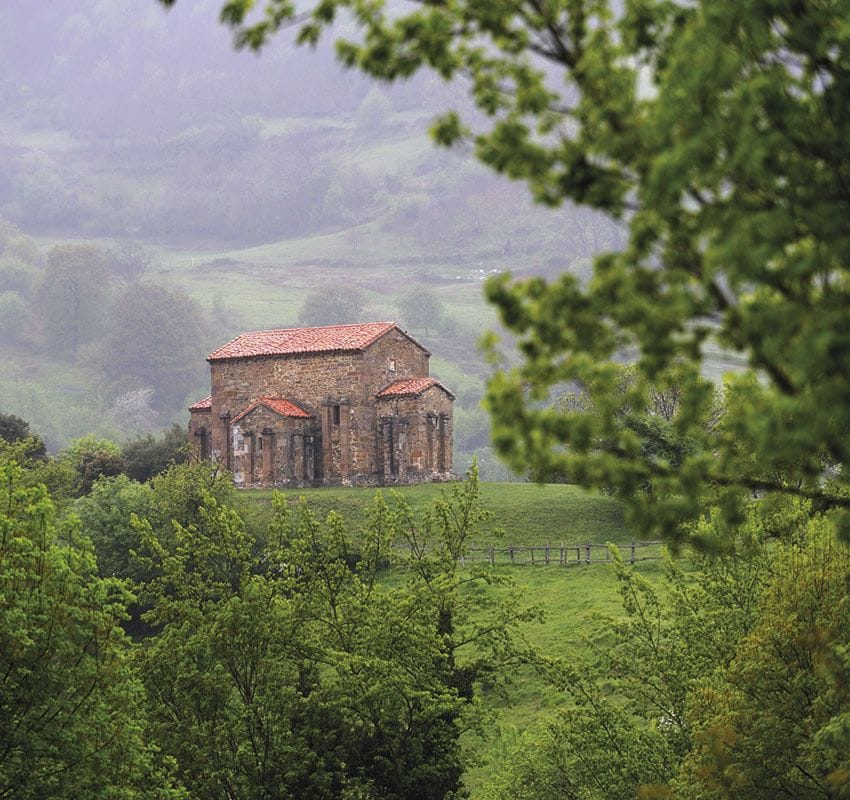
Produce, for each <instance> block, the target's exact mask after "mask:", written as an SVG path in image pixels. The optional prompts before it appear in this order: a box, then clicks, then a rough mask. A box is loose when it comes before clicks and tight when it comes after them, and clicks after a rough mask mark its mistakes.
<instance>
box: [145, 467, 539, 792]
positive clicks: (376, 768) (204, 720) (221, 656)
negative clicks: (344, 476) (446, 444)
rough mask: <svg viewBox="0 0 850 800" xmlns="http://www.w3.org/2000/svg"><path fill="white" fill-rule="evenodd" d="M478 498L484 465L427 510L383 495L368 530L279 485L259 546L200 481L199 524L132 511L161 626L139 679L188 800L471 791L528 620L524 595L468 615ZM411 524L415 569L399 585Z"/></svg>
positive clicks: (410, 564)
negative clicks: (482, 702) (497, 693)
mask: <svg viewBox="0 0 850 800" xmlns="http://www.w3.org/2000/svg"><path fill="white" fill-rule="evenodd" d="M156 480H157V481H160V482H162V481H164V480H165V477H164V476H160V478H158V479H156ZM477 498H478V487H477V480H476V479H475V476H474V474H473V475H472V476H471V480H470V481H469V483H467V484H466V485H465V486H464V487H462V488H456V489H455V491H454V493H453V495H452V496H451V497H446V498H444V499H443V500H442V501H441V502H440V503H439V504H437V506H436V507H435V509H434V510H433V512H432V513H431V514H430V515H428V516H427V517H426V518H425V519H420V520H417V521H415V522H414V520H413V518H412V516H411V514H410V512H409V510H407V509H405V508H400V509H399V510H398V511H393V510H391V509H390V508H389V507H388V506H387V505H386V504H385V503H384V502H383V501H382V500H381V499H380V498H378V499H377V500H376V501H375V503H374V505H373V507H372V509H371V518H370V524H369V525H368V526H366V527H365V528H364V530H363V531H362V533H361V536H360V537H359V541H357V542H356V541H355V540H354V539H353V537H352V536H351V534H350V532H349V531H348V530H347V529H346V526H345V524H344V522H343V520H342V519H341V518H340V517H339V515H337V514H335V513H331V514H330V515H329V516H328V518H327V519H326V520H325V521H320V520H318V519H317V518H316V517H315V515H313V514H312V513H311V512H310V511H309V509H308V508H307V507H306V506H305V505H304V504H299V505H298V506H296V507H295V508H291V507H290V504H289V503H288V502H287V500H286V499H285V498H284V497H283V496H282V495H277V496H276V497H275V499H274V518H273V521H272V524H271V526H270V531H269V533H270V536H269V540H268V541H267V542H266V543H265V546H264V547H263V548H262V549H259V550H258V549H257V548H256V547H255V543H254V542H253V540H252V538H251V537H250V536H249V535H248V534H247V533H246V530H245V526H244V522H243V521H242V519H241V518H240V515H239V514H238V513H236V512H235V511H234V509H232V508H228V507H227V506H226V505H220V504H219V503H217V502H216V501H215V499H214V498H213V497H212V496H211V495H209V494H206V495H205V494H204V493H203V492H201V495H200V499H201V500H202V504H201V506H200V507H199V509H198V515H197V522H196V523H194V524H191V525H188V526H184V525H181V524H180V523H179V522H176V521H175V522H174V523H173V524H172V525H170V526H169V528H168V529H167V530H166V529H165V528H163V527H161V526H159V525H157V524H152V523H151V522H150V521H148V520H142V521H139V522H138V529H139V532H140V535H141V538H142V542H143V547H144V548H145V552H146V554H147V561H146V569H147V570H148V573H149V575H150V578H149V579H148V581H147V584H146V590H145V592H144V597H146V598H147V599H148V601H149V602H150V603H151V606H152V607H151V610H150V612H149V613H148V614H147V615H146V619H147V621H148V622H149V623H150V624H151V625H153V626H154V627H155V628H156V629H157V630H158V631H160V632H159V633H158V635H157V636H156V637H155V639H154V640H152V641H151V642H150V643H149V646H147V647H146V648H145V649H144V650H143V651H142V653H141V654H140V659H141V662H140V663H141V669H142V675H143V677H144V680H145V682H146V685H147V686H148V690H149V697H150V712H151V714H152V717H153V722H154V730H155V732H156V737H157V741H159V742H160V743H161V745H162V747H163V750H164V752H166V753H170V754H172V755H173V756H174V757H175V758H176V760H177V762H178V764H179V774H180V776H181V778H182V779H183V780H184V781H185V783H186V785H187V787H189V789H190V791H191V792H192V793H193V796H194V795H197V796H203V797H209V798H231V797H245V798H254V797H256V798H260V797H282V798H288V797H299V798H308V799H309V798H327V799H328V800H330V799H331V798H338V797H347V798H356V797H359V798H378V797H380V798H387V800H413V798H423V799H424V800H432V799H433V800H436V799H437V798H441V799H442V798H446V800H448V798H452V797H458V796H462V795H461V794H460V792H461V785H460V779H461V774H462V769H463V765H462V760H461V754H460V742H459V737H460V734H461V732H462V731H463V730H464V729H465V728H467V727H469V726H470V725H474V724H475V719H476V716H477V704H475V703H474V702H473V701H474V698H475V696H476V695H477V694H478V692H479V691H480V686H481V684H482V682H485V681H486V682H488V683H491V684H493V685H498V683H499V680H500V676H501V674H502V672H503V670H502V667H503V665H504V663H505V662H506V661H512V660H516V658H517V651H516V649H515V648H514V647H513V644H512V635H513V632H514V630H515V628H516V626H517V624H518V622H519V621H521V620H522V619H527V618H528V614H527V613H525V612H523V611H522V610H521V609H520V608H518V607H517V606H516V605H515V601H513V602H509V603H506V604H502V603H499V602H495V603H493V604H492V606H493V607H491V608H489V609H487V608H485V609H484V610H483V613H481V614H480V615H475V616H472V615H471V607H473V606H480V605H481V603H482V598H481V593H480V592H478V591H477V590H476V587H475V584H477V583H479V582H480V581H482V580H484V578H483V576H475V577H470V576H468V575H461V574H459V573H458V566H457V565H458V557H459V555H460V554H462V553H463V552H465V547H466V541H467V539H468V537H469V536H470V535H471V534H472V532H473V531H474V526H475V525H476V523H477V521H478V520H480V518H481V512H480V509H479V507H478V499H477ZM405 531H407V534H406V535H407V538H408V542H409V544H410V551H411V556H410V558H409V559H405V566H406V568H407V570H408V580H407V581H406V582H402V583H400V584H397V583H388V582H386V581H383V580H381V579H380V576H381V570H382V569H383V567H384V565H385V564H386V563H387V562H388V561H389V560H391V559H393V558H394V557H395V556H394V548H393V546H392V542H393V541H394V540H397V539H398V537H399V536H403V535H405V534H404V532H405ZM162 534H165V536H163V535H162ZM491 597H492V596H491ZM484 602H485V604H486V602H487V601H484Z"/></svg>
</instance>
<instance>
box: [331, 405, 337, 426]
mask: <svg viewBox="0 0 850 800" xmlns="http://www.w3.org/2000/svg"><path fill="white" fill-rule="evenodd" d="M331 408H332V409H333V421H334V425H339V406H331Z"/></svg>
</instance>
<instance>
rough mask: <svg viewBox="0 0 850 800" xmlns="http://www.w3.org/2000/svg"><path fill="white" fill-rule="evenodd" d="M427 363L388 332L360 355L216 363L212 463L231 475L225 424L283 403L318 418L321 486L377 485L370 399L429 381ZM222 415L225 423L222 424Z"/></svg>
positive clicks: (403, 338)
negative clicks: (253, 406) (268, 402)
mask: <svg viewBox="0 0 850 800" xmlns="http://www.w3.org/2000/svg"><path fill="white" fill-rule="evenodd" d="M428 360H429V356H428V354H427V353H426V352H425V351H423V350H422V349H421V348H420V347H419V346H417V345H416V344H415V343H414V342H412V341H411V340H410V339H409V338H408V337H406V336H404V335H403V334H402V333H401V332H399V331H397V330H391V331H389V332H388V333H387V334H385V335H384V336H382V337H381V338H380V339H379V340H378V341H376V342H375V343H374V344H372V345H370V346H369V347H368V348H367V349H366V350H365V351H362V352H353V353H327V354H321V353H320V354H304V355H287V356H275V357H260V358H245V359H238V360H229V361H214V362H212V363H211V364H210V367H211V377H212V413H211V414H210V427H211V429H212V436H211V445H212V447H211V455H212V457H214V458H219V459H220V460H221V461H222V462H223V463H225V465H226V466H228V467H230V468H231V469H233V468H234V467H235V466H236V462H235V455H236V454H235V453H234V452H233V442H232V440H230V439H229V438H228V423H229V419H232V418H233V417H235V416H236V415H237V414H238V413H240V412H241V411H242V410H243V409H244V408H245V407H246V406H248V405H249V404H250V403H252V402H253V401H255V400H257V399H258V398H260V397H264V396H267V397H283V398H286V399H288V400H291V401H293V402H295V403H298V404H299V405H301V406H302V407H304V408H305V409H306V410H308V411H310V412H311V413H313V414H314V415H315V418H316V426H317V430H318V431H319V432H320V435H321V438H322V441H323V443H324V446H325V451H326V455H325V457H324V459H323V464H322V472H323V481H324V482H325V483H328V484H334V483H343V484H344V483H371V482H375V475H376V472H377V470H378V464H379V461H380V453H379V452H378V449H379V448H378V444H377V439H378V437H377V433H378V417H377V413H376V407H377V404H376V400H375V394H376V393H377V392H378V391H380V390H381V389H382V388H383V387H385V386H386V385H387V384H389V383H391V382H392V381H394V380H398V379H400V378H407V377H422V376H427V375H428ZM393 367H394V369H393ZM441 394H442V393H441ZM226 413H229V415H230V416H229V418H227V417H224V418H223V417H222V414H226Z"/></svg>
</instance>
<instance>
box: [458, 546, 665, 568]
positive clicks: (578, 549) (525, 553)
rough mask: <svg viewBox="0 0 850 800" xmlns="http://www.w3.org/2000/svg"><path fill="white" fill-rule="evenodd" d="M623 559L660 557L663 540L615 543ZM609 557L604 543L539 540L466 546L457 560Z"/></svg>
mask: <svg viewBox="0 0 850 800" xmlns="http://www.w3.org/2000/svg"><path fill="white" fill-rule="evenodd" d="M618 547H619V548H620V552H621V553H622V556H623V560H624V561H629V562H631V563H632V564H634V563H635V562H637V561H657V560H659V559H660V558H661V557H662V550H663V547H664V542H660V541H658V542H638V541H632V542H630V543H628V544H625V545H618ZM610 560H611V551H610V550H609V549H608V545H606V544H593V543H591V542H584V543H582V544H569V545H568V544H564V542H561V543H560V544H557V545H553V544H543V545H535V546H533V547H530V546H528V545H522V546H519V545H517V546H514V545H507V546H505V545H502V546H500V547H470V548H469V549H468V551H467V553H466V555H465V556H464V557H463V558H461V562H462V563H464V564H466V563H471V564H472V563H474V564H481V563H489V564H490V565H491V566H497V565H503V564H510V565H514V566H561V567H570V566H576V565H578V564H599V563H602V562H605V561H610Z"/></svg>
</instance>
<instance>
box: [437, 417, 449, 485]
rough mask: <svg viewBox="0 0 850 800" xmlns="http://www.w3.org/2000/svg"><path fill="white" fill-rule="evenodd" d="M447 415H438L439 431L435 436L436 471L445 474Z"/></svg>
mask: <svg viewBox="0 0 850 800" xmlns="http://www.w3.org/2000/svg"><path fill="white" fill-rule="evenodd" d="M448 419H449V416H448V414H440V420H439V429H438V436H437V471H438V472H446V471H447V467H446V423H447V422H448Z"/></svg>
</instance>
